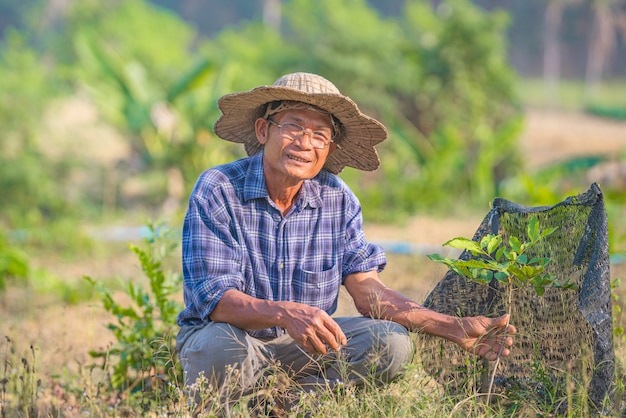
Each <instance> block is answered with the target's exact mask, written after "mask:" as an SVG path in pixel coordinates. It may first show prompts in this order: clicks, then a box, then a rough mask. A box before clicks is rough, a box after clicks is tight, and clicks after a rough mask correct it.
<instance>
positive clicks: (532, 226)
mask: <svg viewBox="0 0 626 418" xmlns="http://www.w3.org/2000/svg"><path fill="white" fill-rule="evenodd" d="M527 232H528V238H529V239H530V242H535V241H537V240H538V239H539V222H538V221H537V216H533V217H532V218H530V221H529V222H528V228H527Z"/></svg>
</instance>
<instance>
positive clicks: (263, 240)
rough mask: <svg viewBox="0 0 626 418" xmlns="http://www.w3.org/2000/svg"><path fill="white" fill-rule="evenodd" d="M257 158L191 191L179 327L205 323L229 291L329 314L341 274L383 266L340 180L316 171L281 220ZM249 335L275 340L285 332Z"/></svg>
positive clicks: (208, 175) (218, 172)
mask: <svg viewBox="0 0 626 418" xmlns="http://www.w3.org/2000/svg"><path fill="white" fill-rule="evenodd" d="M262 154H263V153H262V152H261V153H259V154H256V155H255V156H252V157H249V158H244V159H241V160H238V161H234V162H232V163H229V164H226V165H223V166H219V167H215V168H213V169H210V170H207V171H205V172H204V173H203V174H202V175H201V176H200V178H199V179H198V181H197V183H196V185H195V187H194V190H193V192H192V193H191V197H190V199H189V208H188V211H187V215H186V216H185V222H184V226H183V247H182V251H183V277H184V298H185V305H186V307H185V309H184V310H183V311H182V312H181V313H180V314H179V315H178V324H179V325H181V326H182V325H197V324H201V323H203V322H207V321H210V319H209V314H210V313H211V312H212V311H213V309H215V306H216V305H217V303H218V301H219V300H220V298H221V296H222V295H223V294H224V292H225V291H227V290H229V289H237V290H239V291H241V292H244V293H246V294H248V295H250V296H253V297H255V298H259V299H266V300H275V301H294V302H300V303H303V304H307V305H310V306H316V307H318V308H320V309H323V310H324V311H326V312H327V313H328V314H332V313H333V312H334V311H335V309H336V308H337V299H338V296H339V287H340V286H341V284H342V283H343V280H344V279H345V277H346V276H347V275H349V274H351V273H357V272H366V271H372V270H377V271H381V270H382V269H383V268H384V267H385V264H386V259H385V254H384V252H383V250H382V248H381V247H380V246H378V245H376V244H372V243H368V242H366V241H365V234H364V233H363V228H362V217H361V205H360V204H359V201H358V199H357V198H356V196H355V195H354V194H353V192H352V191H351V190H350V189H349V188H348V186H347V185H346V184H345V183H344V182H343V181H342V180H341V179H339V177H337V176H336V175H334V174H331V173H329V172H327V171H325V170H322V171H321V172H320V174H318V175H317V176H316V177H315V178H313V179H311V180H307V181H305V182H304V184H303V185H302V189H301V190H300V193H299V195H298V197H297V198H296V200H295V202H294V205H293V206H292V208H291V209H290V210H289V213H288V214H287V215H286V216H283V215H282V213H281V211H280V210H279V209H278V208H277V207H276V205H275V204H274V202H273V201H272V200H271V199H270V198H269V194H268V192H267V188H266V187H265V178H264V175H263V163H262ZM249 333H250V334H251V335H253V336H255V337H275V336H277V335H280V334H283V333H284V330H282V329H280V328H278V327H276V328H270V329H263V330H255V331H249Z"/></svg>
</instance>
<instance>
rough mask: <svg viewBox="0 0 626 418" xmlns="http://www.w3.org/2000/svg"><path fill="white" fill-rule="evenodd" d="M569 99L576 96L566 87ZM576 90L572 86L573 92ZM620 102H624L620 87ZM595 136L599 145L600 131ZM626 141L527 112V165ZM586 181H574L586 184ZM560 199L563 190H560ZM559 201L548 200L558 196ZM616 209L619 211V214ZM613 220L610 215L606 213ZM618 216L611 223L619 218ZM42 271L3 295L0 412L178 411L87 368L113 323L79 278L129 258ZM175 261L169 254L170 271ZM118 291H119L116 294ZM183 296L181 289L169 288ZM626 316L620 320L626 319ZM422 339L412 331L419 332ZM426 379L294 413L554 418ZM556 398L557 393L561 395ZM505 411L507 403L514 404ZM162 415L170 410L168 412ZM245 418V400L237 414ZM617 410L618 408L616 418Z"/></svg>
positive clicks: (419, 239)
mask: <svg viewBox="0 0 626 418" xmlns="http://www.w3.org/2000/svg"><path fill="white" fill-rule="evenodd" d="M572 94H574V93H572ZM577 94H578V93H577ZM621 97H626V93H624V94H623V95H622V96H621ZM598 136H601V137H602V141H600V142H599V141H598V140H597V137H598ZM625 146H626V123H623V122H614V121H608V120H604V119H600V118H594V117H590V116H585V115H581V114H580V113H576V112H573V111H565V112H563V111H548V110H545V109H543V110H538V109H533V110H531V111H529V113H528V119H527V123H526V131H525V132H524V135H523V138H522V142H521V147H522V150H523V152H524V153H525V155H526V160H527V163H528V164H529V166H530V167H540V166H543V165H546V164H549V163H550V162H554V161H558V160H560V159H564V158H567V157H568V156H572V155H587V154H589V153H594V154H595V153H601V154H603V155H607V156H619V155H620V154H621V153H622V152H623V151H624V149H625ZM587 186H588V184H584V185H582V184H581V185H580V191H584V190H585V189H586V187H587ZM563 197H565V196H563ZM554 203H556V202H554ZM621 210H622V212H617V215H618V218H620V219H626V214H625V213H624V212H623V209H621ZM487 211H488V202H486V205H485V210H484V211H482V212H480V213H468V214H466V215H465V216H463V217H461V218H454V219H445V218H443V219H438V218H432V217H424V216H417V217H415V218H413V219H411V220H409V221H408V222H407V223H405V224H403V225H375V224H368V225H366V233H367V236H368V238H369V239H370V240H373V241H379V242H395V241H401V242H405V243H410V244H412V245H416V246H421V248H424V249H425V250H426V252H428V251H427V250H432V249H437V248H439V246H440V245H441V243H443V242H445V241H446V240H448V239H450V238H452V237H455V236H466V237H468V236H471V235H473V233H474V230H475V228H476V227H477V226H478V224H479V223H480V221H481V220H482V217H483V216H484V214H485V213H486V212H487ZM609 221H610V222H611V219H609ZM618 221H619V219H616V222H618ZM33 264H34V267H35V268H37V269H39V273H37V275H36V276H37V277H35V278H34V279H33V281H32V282H31V284H30V285H29V286H11V287H9V288H8V289H7V290H6V291H5V292H2V293H0V332H2V333H3V335H4V336H5V339H4V340H3V341H2V344H1V345H0V358H2V359H3V369H2V370H1V371H0V382H1V392H0V412H1V413H0V416H2V417H5V416H7V417H12V416H64V417H65V416H67V417H74V416H103V417H104V416H141V415H147V416H166V415H168V414H169V415H174V416H186V415H188V414H189V411H188V410H187V409H186V407H185V405H180V404H173V403H172V401H171V400H166V399H162V400H161V402H162V404H161V405H159V404H154V403H153V404H151V405H150V406H149V409H148V411H147V412H144V411H141V409H140V408H137V405H138V404H137V403H134V404H133V403H131V402H130V401H129V400H128V398H125V397H124V396H123V394H119V393H115V392H111V391H106V390H105V388H106V385H105V384H104V383H103V382H105V381H106V377H107V376H106V370H104V371H103V370H101V369H99V368H98V367H95V366H94V365H93V364H94V362H93V359H91V358H90V356H89V351H90V350H93V349H96V350H101V349H106V347H109V346H110V345H111V343H112V342H113V338H112V335H111V333H110V331H108V330H107V329H106V327H105V324H107V323H108V322H110V321H112V318H111V317H110V315H108V314H107V313H106V312H105V311H104V309H103V308H102V306H101V304H100V302H99V301H98V300H97V299H96V298H95V297H94V296H93V294H92V293H91V292H90V290H89V289H87V288H86V284H85V282H84V281H83V280H82V279H81V277H82V276H83V275H89V276H91V277H92V278H94V279H95V280H97V281H101V282H104V283H107V284H110V285H112V286H115V278H116V277H118V278H121V279H123V280H140V279H137V278H140V277H142V274H141V272H140V269H139V265H138V262H137V260H136V258H135V255H134V254H132V253H131V252H130V251H129V250H128V249H127V248H126V246H125V245H124V244H119V243H118V244H115V245H111V246H107V248H104V249H101V250H100V251H92V252H91V253H90V255H89V256H88V257H79V258H77V257H68V258H64V257H60V256H58V255H56V254H50V253H46V254H38V255H36V256H35V257H34V259H33ZM172 268H177V261H176V260H174V262H173V267H172ZM443 273H444V270H443V268H442V267H441V266H440V265H438V264H436V263H434V262H431V261H429V260H427V258H426V257H424V255H422V254H390V255H389V266H388V268H387V269H386V270H385V272H383V274H382V277H383V279H384V281H385V282H386V283H387V284H388V285H390V286H391V287H393V288H396V289H398V290H400V291H401V292H403V293H405V294H407V295H408V296H410V297H412V298H414V299H415V300H417V301H423V300H424V298H425V296H426V295H427V294H428V292H429V290H430V289H432V287H433V286H434V284H435V283H436V282H437V281H438V280H439V278H441V277H442V275H443ZM625 273H626V268H625V266H624V265H623V264H615V265H613V266H612V271H611V277H613V278H619V277H621V278H624V277H625ZM615 294H616V296H617V297H618V298H619V301H618V304H619V306H621V307H624V300H626V292H625V291H624V285H622V286H620V287H619V288H617V289H615ZM116 295H117V296H119V297H121V298H123V297H124V294H123V293H121V292H119V293H118V294H116ZM177 298H178V300H179V301H181V296H180V294H179V295H177ZM353 312H354V311H353V308H352V307H351V305H350V303H349V300H347V298H346V297H345V295H342V299H341V305H340V309H339V312H338V314H340V315H343V314H350V313H353ZM625 322H626V321H625V320H624V316H623V315H622V316H621V317H618V318H617V324H616V325H621V326H624V325H625ZM415 338H416V344H417V345H418V346H419V344H420V337H419V336H416V337H415ZM615 349H616V355H617V358H619V359H624V358H626V347H625V342H624V340H623V339H616V341H615ZM444 389H445V388H442V387H441V386H439V385H437V384H434V383H433V382H432V380H430V379H429V377H428V376H427V374H426V373H425V372H424V371H423V370H422V369H421V368H420V367H419V363H418V362H416V363H415V364H412V365H411V366H410V367H409V370H408V371H407V374H406V377H405V378H404V379H401V380H400V381H398V382H396V383H394V384H392V385H390V386H389V387H387V388H385V389H383V390H381V389H377V388H373V387H366V388H364V389H363V390H360V391H356V390H354V389H353V388H345V389H344V390H342V391H340V392H337V393H331V394H328V395H325V396H322V397H318V398H316V399H308V400H306V402H305V404H303V406H302V408H301V412H306V411H309V412H313V415H314V416H370V417H382V416H388V417H392V416H393V417H398V416H459V417H460V416H554V415H551V414H554V410H551V409H550V408H553V407H554V405H550V406H548V405H546V404H542V403H541V402H539V401H537V402H535V401H533V400H532V399H531V398H530V396H531V395H532V394H531V393H527V394H523V393H522V395H525V396H527V397H528V398H527V399H526V400H527V401H528V402H526V405H524V402H521V401H519V402H517V403H515V405H514V406H511V404H510V403H509V404H507V403H502V404H499V403H498V402H496V403H495V404H494V405H484V404H483V403H481V402H480V401H479V399H478V398H476V397H473V396H472V395H471V394H467V393H466V394H462V395H451V394H447V393H445V390H444ZM577 389H580V388H578V387H576V386H575V385H574V386H572V387H571V391H569V392H568V396H570V397H571V399H569V400H570V401H573V402H569V403H568V405H569V406H568V408H570V409H569V410H566V411H564V414H565V416H586V415H588V413H589V411H588V410H586V409H585V406H584V405H585V403H584V400H583V401H580V402H577V398H576V396H577V394H579V393H580V391H577ZM560 401H562V399H559V400H556V401H555V402H560ZM511 408H512V409H511ZM167 411H169V412H167ZM233 414H234V415H236V416H241V415H243V416H246V415H247V412H246V411H245V404H242V405H239V406H236V407H235V409H234V410H233ZM616 416H617V415H616Z"/></svg>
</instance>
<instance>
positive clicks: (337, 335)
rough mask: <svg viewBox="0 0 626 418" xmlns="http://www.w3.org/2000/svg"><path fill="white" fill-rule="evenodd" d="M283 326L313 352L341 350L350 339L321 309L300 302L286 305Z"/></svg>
mask: <svg viewBox="0 0 626 418" xmlns="http://www.w3.org/2000/svg"><path fill="white" fill-rule="evenodd" d="M281 316H282V320H281V326H282V327H283V328H285V329H286V330H287V332H288V333H289V335H290V336H291V338H293V339H294V340H295V341H296V342H298V343H299V344H300V345H302V347H304V348H305V349H306V350H307V351H308V352H309V353H311V354H326V353H327V352H328V348H331V349H332V350H334V351H339V349H340V348H341V346H342V345H345V344H346V343H347V342H348V341H347V339H346V336H345V334H344V333H343V331H342V330H341V328H340V327H339V325H338V324H337V323H336V322H335V321H334V320H333V319H332V318H331V317H330V315H328V314H327V313H326V312H324V311H323V310H321V309H318V308H314V307H311V306H307V305H303V304H300V303H295V302H291V303H287V304H285V305H284V312H283V313H282V315H281Z"/></svg>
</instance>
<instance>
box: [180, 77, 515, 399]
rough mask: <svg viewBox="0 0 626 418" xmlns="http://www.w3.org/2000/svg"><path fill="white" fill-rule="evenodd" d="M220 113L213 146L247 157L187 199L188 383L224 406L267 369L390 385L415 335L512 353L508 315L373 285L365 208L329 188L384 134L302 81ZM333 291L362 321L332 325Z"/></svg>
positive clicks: (311, 384) (316, 380)
mask: <svg viewBox="0 0 626 418" xmlns="http://www.w3.org/2000/svg"><path fill="white" fill-rule="evenodd" d="M219 107H220V109H221V111H222V116H221V117H220V118H219V120H218V121H217V122H216V124H215V132H216V134H217V135H218V136H220V137H221V138H223V139H226V140H229V141H233V142H238V143H243V144H244V145H245V149H246V151H247V153H248V155H249V157H247V158H244V159H241V160H238V161H234V162H232V163H229V164H225V165H223V166H219V167H215V168H212V169H209V170H207V171H205V172H204V173H203V174H202V175H201V176H200V178H199V179H198V181H197V183H196V185H195V187H194V189H193V192H192V194H191V197H190V199H189V208H188V211H187V215H186V217H185V222H184V228H183V271H184V298H185V304H186V307H185V309H184V310H183V311H182V312H181V313H180V315H179V317H178V323H179V325H180V327H181V330H180V333H179V335H178V338H177V347H178V353H179V358H180V362H181V364H182V367H183V370H184V373H185V378H186V382H187V384H193V383H194V382H195V381H196V379H197V378H198V377H199V376H200V374H201V373H203V374H204V375H205V376H206V377H207V378H208V379H209V382H210V383H211V384H212V387H213V390H215V391H216V393H219V395H220V397H221V399H222V401H227V402H232V401H233V400H236V399H238V397H240V396H241V395H242V394H248V393H252V392H254V391H255V390H257V389H260V387H261V386H262V384H263V383H262V382H264V376H266V375H267V373H268V370H271V369H272V368H274V370H275V369H276V368H278V369H280V370H282V371H283V372H284V373H285V375H287V376H289V378H290V382H291V384H292V386H293V387H294V388H299V389H302V388H305V389H313V388H322V387H325V388H327V387H329V386H332V385H333V384H336V382H343V383H354V384H357V385H358V384H361V383H363V381H364V379H368V378H369V379H373V380H374V381H376V382H378V383H385V382H389V381H390V380H392V379H393V378H395V377H396V376H398V375H399V374H400V373H401V371H402V370H403V367H404V366H405V365H406V364H407V362H409V361H410V358H411V355H412V351H413V347H412V343H411V339H410V337H409V332H410V331H417V332H424V333H428V334H432V335H436V336H440V337H443V338H445V339H448V340H450V341H452V342H454V343H456V344H458V345H460V346H461V347H463V348H464V349H466V350H469V351H472V352H474V353H476V354H477V355H480V356H483V357H485V358H487V359H491V360H493V359H495V357H496V356H497V353H498V352H500V351H501V352H502V355H505V356H506V355H508V353H509V349H508V347H510V346H511V345H512V343H513V341H512V338H511V337H510V335H511V334H513V333H514V332H515V328H514V327H513V326H512V325H507V317H506V316H502V317H500V318H496V319H490V318H486V317H467V318H457V317H451V316H447V315H443V314H439V313H437V312H434V311H432V310H428V309H426V308H424V307H422V306H420V305H419V304H417V303H415V302H413V301H411V300H409V299H408V298H406V297H404V296H403V295H401V294H400V293H398V292H396V291H394V290H392V289H390V288H389V287H387V286H386V285H385V284H384V283H383V282H382V281H381V280H380V278H379V275H378V274H379V272H380V271H382V270H383V268H384V267H385V264H386V259H385V254H384V252H383V250H382V249H381V247H380V246H378V245H376V244H374V243H371V242H368V241H367V240H366V238H365V235H364V232H363V225H362V215H361V206H360V204H359V201H358V199H357V198H356V196H355V195H354V194H353V192H352V191H351V190H350V189H349V188H348V186H347V185H346V184H345V183H344V182H343V181H342V180H341V179H340V178H339V177H338V176H337V174H338V173H339V172H340V171H341V170H342V169H343V168H344V167H345V166H351V167H354V168H357V169H361V170H374V169H376V168H377V167H378V165H379V159H378V155H377V153H376V150H375V148H374V145H376V144H378V143H380V142H381V141H383V140H384V139H385V138H386V137H387V131H386V129H385V127H384V126H383V125H382V124H381V123H380V122H378V121H377V120H375V119H372V118H370V117H368V116H366V115H364V114H362V113H361V112H360V110H359V109H358V107H357V105H356V104H355V103H354V102H353V101H352V100H351V99H350V98H348V97H346V96H344V95H342V94H341V93H340V92H339V90H338V89H337V88H336V87H335V86H334V85H333V84H332V83H331V82H329V81H328V80H326V79H325V78H323V77H321V76H319V75H315V74H308V73H294V74H288V75H285V76H283V77H281V78H280V79H278V80H277V81H276V82H275V83H274V84H273V85H272V86H262V87H258V88H255V89H253V90H250V91H247V92H241V93H234V94H230V95H226V96H224V97H222V98H221V99H220V100H219ZM341 285H343V286H344V287H345V289H346V290H347V292H348V294H349V295H350V296H351V297H352V298H353V299H354V303H355V306H356V308H357V309H358V311H359V313H360V314H361V315H362V316H358V317H343V318H341V317H339V318H338V317H331V315H332V314H333V313H334V311H335V309H336V307H337V299H338V295H339V290H340V287H341Z"/></svg>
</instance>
